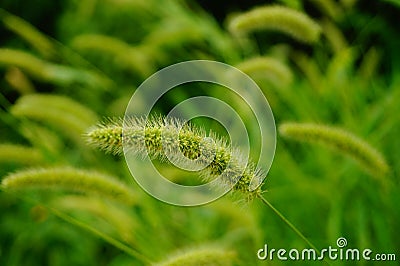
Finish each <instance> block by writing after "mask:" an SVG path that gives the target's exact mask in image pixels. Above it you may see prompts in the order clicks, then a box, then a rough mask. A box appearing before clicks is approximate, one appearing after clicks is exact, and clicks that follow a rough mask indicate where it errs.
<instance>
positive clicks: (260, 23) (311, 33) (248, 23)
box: [228, 6, 321, 43]
mask: <svg viewBox="0 0 400 266" xmlns="http://www.w3.org/2000/svg"><path fill="white" fill-rule="evenodd" d="M228 27H229V30H230V32H232V33H233V34H234V35H246V34H249V33H251V32H254V31H260V30H276V31H281V32H283V33H285V34H288V35H290V36H291V37H293V38H294V39H296V40H298V41H300V42H304V43H314V42H316V41H318V39H319V36H320V33H321V28H320V26H319V25H318V24H317V23H316V22H315V21H313V20H312V19H311V18H310V17H308V16H307V15H305V14H304V13H301V12H299V11H297V10H294V9H291V8H288V7H284V6H263V7H257V8H255V9H253V10H250V11H248V12H245V13H243V14H239V15H238V16H236V17H234V18H232V19H231V21H230V22H229V25H228Z"/></svg>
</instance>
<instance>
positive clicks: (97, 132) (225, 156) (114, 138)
mask: <svg viewBox="0 0 400 266" xmlns="http://www.w3.org/2000/svg"><path fill="white" fill-rule="evenodd" d="M162 136H179V140H178V142H175V140H171V141H169V139H168V141H165V139H163V138H162ZM206 137H207V135H206V133H205V132H204V131H203V130H200V129H197V128H195V127H194V126H192V125H187V124H186V125H185V124H184V123H183V122H182V121H180V120H178V119H173V118H168V119H167V118H166V119H163V118H157V117H150V118H148V120H146V119H145V118H139V117H131V118H128V119H126V121H125V128H124V129H123V121H122V120H121V119H119V120H118V119H117V120H116V119H114V120H112V119H111V120H109V121H106V122H105V123H102V124H99V125H97V126H96V127H94V128H92V129H90V130H89V131H88V132H87V133H86V138H87V140H88V143H89V144H90V145H92V146H94V147H97V148H99V149H101V150H103V151H105V152H107V153H112V154H115V155H118V154H122V153H123V145H124V147H125V151H127V152H129V153H130V154H133V155H137V156H139V157H140V156H143V157H145V156H148V155H149V156H150V157H154V158H158V159H161V160H164V161H167V158H166V155H165V153H164V151H165V150H168V151H173V150H175V148H176V146H175V145H179V148H180V150H181V152H182V154H183V155H184V156H185V157H187V158H189V159H191V160H194V159H197V158H199V157H200V155H201V150H203V151H206V153H207V152H211V153H212V152H214V151H215V157H214V159H213V160H212V162H203V161H201V162H200V163H204V164H205V165H207V166H206V167H205V168H204V169H203V170H201V171H200V174H201V176H202V177H203V178H204V179H205V180H211V179H213V178H215V177H216V176H219V175H220V174H222V173H223V172H224V171H229V175H228V177H227V179H226V180H224V181H223V182H224V183H225V185H226V184H228V185H229V184H234V183H236V185H234V187H233V191H241V192H243V193H244V194H245V195H246V196H248V198H254V196H256V195H257V194H258V193H260V191H261V186H259V187H258V188H257V189H255V190H253V191H252V190H251V188H250V184H251V180H252V179H253V178H254V180H262V179H263V178H264V173H263V171H262V170H261V169H259V168H257V167H255V165H254V163H252V162H246V160H245V159H244V158H245V157H244V156H243V155H242V154H241V153H240V152H239V151H238V150H237V149H234V148H232V147H229V146H228V145H227V144H226V143H225V142H224V141H223V140H221V139H219V138H218V137H216V136H215V135H214V134H213V133H210V136H209V137H211V138H212V139H213V140H214V143H215V145H208V144H207V143H204V142H203V140H204V139H205V138H206ZM123 139H124V141H123ZM207 159H209V158H207ZM193 163H196V162H194V161H193ZM237 180H238V182H236V181H237Z"/></svg>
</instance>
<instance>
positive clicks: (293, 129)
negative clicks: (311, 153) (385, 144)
mask: <svg viewBox="0 0 400 266" xmlns="http://www.w3.org/2000/svg"><path fill="white" fill-rule="evenodd" d="M279 133H280V134H281V135H282V136H283V137H285V138H290V139H294V140H298V141H306V142H310V143H321V144H324V145H326V146H328V147H332V148H335V149H336V150H338V151H340V152H343V154H346V155H349V156H351V157H352V158H354V159H355V160H356V161H358V162H359V163H360V165H362V166H363V168H364V169H366V170H367V171H368V172H370V173H372V174H373V175H377V176H383V175H386V174H387V173H388V172H389V166H388V164H387V163H386V161H385V158H384V157H383V155H382V154H380V153H379V152H378V151H377V150H376V149H374V148H373V147H371V146H370V145H369V144H368V143H367V142H365V141H364V140H362V139H360V138H358V137H357V136H355V135H353V134H351V133H350V132H347V131H345V130H343V129H340V128H336V127H331V126H325V125H318V124H308V123H283V124H281V125H280V126H279Z"/></svg>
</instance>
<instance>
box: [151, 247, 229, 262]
mask: <svg viewBox="0 0 400 266" xmlns="http://www.w3.org/2000/svg"><path fill="white" fill-rule="evenodd" d="M236 260H237V258H236V254H235V252H233V251H229V250H225V249H221V248H217V247H200V248H196V249H191V250H184V251H179V252H177V253H175V254H171V255H170V256H169V257H168V258H166V259H165V260H164V261H163V262H160V263H156V264H154V265H155V266H178V265H186V266H195V265H204V266H228V265H235V261H236Z"/></svg>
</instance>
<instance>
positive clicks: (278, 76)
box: [236, 56, 293, 87]
mask: <svg viewBox="0 0 400 266" xmlns="http://www.w3.org/2000/svg"><path fill="white" fill-rule="evenodd" d="M236 67H237V68H238V69H239V70H241V71H243V72H244V73H246V74H248V75H250V76H251V77H253V78H255V77H256V76H259V75H261V76H264V77H267V78H268V79H269V80H270V81H271V82H272V83H273V84H274V85H275V86H277V87H282V86H283V87H285V86H288V85H290V84H291V83H292V81H293V74H292V71H291V70H290V68H289V67H288V66H287V65H285V64H284V63H283V62H281V61H279V60H278V59H275V58H273V57H267V56H264V57H255V58H252V59H248V60H246V61H243V62H241V63H240V64H238V65H236Z"/></svg>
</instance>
